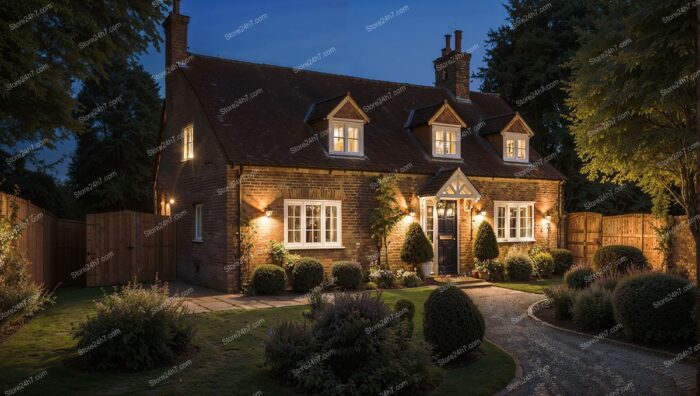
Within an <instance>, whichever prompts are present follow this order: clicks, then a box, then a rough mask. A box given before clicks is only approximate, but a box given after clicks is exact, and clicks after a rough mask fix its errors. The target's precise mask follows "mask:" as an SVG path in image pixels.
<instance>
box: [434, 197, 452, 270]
mask: <svg viewBox="0 0 700 396" xmlns="http://www.w3.org/2000/svg"><path fill="white" fill-rule="evenodd" d="M437 214H438V235H437V236H438V271H439V273H440V274H456V273H457V201H439V202H438V204H437Z"/></svg>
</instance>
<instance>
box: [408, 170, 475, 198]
mask: <svg viewBox="0 0 700 396" xmlns="http://www.w3.org/2000/svg"><path fill="white" fill-rule="evenodd" d="M418 197H419V198H427V197H435V198H436V199H438V200H440V199H469V200H472V201H473V202H476V201H478V200H479V199H481V194H480V193H479V191H478V190H477V189H476V187H474V185H473V184H472V182H471V181H469V179H468V178H467V176H465V175H464V172H462V170H461V169H459V168H455V169H453V170H442V171H440V172H438V173H437V174H436V175H435V176H433V178H432V179H430V180H429V181H428V183H426V184H425V186H423V188H422V189H421V190H420V192H419V193H418Z"/></svg>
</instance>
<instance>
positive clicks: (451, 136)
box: [433, 125, 460, 158]
mask: <svg viewBox="0 0 700 396" xmlns="http://www.w3.org/2000/svg"><path fill="white" fill-rule="evenodd" d="M459 131H460V129H459V128H457V127H446V126H440V125H434V126H433V156H435V157H444V158H459V157H460V142H459V141H460V133H459Z"/></svg>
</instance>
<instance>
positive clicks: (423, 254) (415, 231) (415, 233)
mask: <svg viewBox="0 0 700 396" xmlns="http://www.w3.org/2000/svg"><path fill="white" fill-rule="evenodd" d="M432 259H433V245H432V244H431V243H430V240H428V237H426V236H425V232H423V228H421V226H420V224H418V223H411V225H410V226H409V227H408V230H407V231H406V239H404V241H403V245H402V246H401V261H403V262H404V263H408V264H413V265H417V264H421V263H425V262H426V261H430V260H432Z"/></svg>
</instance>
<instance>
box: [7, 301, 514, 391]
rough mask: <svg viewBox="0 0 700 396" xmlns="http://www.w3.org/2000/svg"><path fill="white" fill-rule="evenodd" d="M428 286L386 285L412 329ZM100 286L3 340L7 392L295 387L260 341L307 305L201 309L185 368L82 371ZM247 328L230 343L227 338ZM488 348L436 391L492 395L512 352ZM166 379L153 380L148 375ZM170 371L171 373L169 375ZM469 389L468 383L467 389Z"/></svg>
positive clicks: (507, 374) (508, 369) (505, 378)
mask: <svg viewBox="0 0 700 396" xmlns="http://www.w3.org/2000/svg"><path fill="white" fill-rule="evenodd" d="M429 293H430V289H427V288H417V289H404V290H394V291H386V292H384V293H383V298H384V299H385V300H386V302H387V303H388V304H391V305H393V304H394V303H395V302H396V301H397V300H398V299H400V298H407V299H409V300H411V301H413V302H414V304H415V305H416V316H415V328H416V332H415V334H414V337H416V338H418V339H422V338H423V334H422V331H423V325H422V318H423V302H424V301H425V299H426V297H427V296H428V294H429ZM100 295H101V292H100V290H99V289H94V288H85V289H79V288H69V289H61V290H59V291H58V293H57V297H58V298H57V303H56V305H55V306H53V307H51V308H49V309H48V310H47V311H46V312H43V313H42V314H40V315H39V316H37V317H36V318H34V319H33V320H32V321H30V322H29V323H28V324H27V325H25V326H24V327H23V328H22V329H20V330H19V331H18V332H17V333H16V334H14V335H13V336H11V337H10V338H9V339H8V340H6V341H5V343H3V344H2V345H0V390H2V391H3V392H4V393H5V391H6V390H10V389H13V388H15V387H16V386H18V385H19V384H20V383H21V382H22V381H25V380H28V379H32V378H33V383H28V384H27V385H26V387H25V388H24V389H23V390H22V391H21V392H18V394H51V395H87V394H98V393H99V394H102V395H119V394H159V395H161V394H166V395H180V394H211V395H215V394H227V395H252V394H255V393H256V392H259V391H260V392H262V394H274V395H293V394H294V392H293V391H292V390H291V389H289V388H287V387H284V386H281V385H278V384H277V383H275V382H274V381H273V380H272V379H271V378H270V376H269V375H268V372H267V371H266V369H265V367H264V365H263V349H264V348H263V342H262V340H263V339H264V337H265V335H266V332H267V328H268V327H269V326H272V325H274V324H275V323H276V322H278V321H280V320H283V319H300V318H301V313H302V312H303V311H304V310H306V309H308V308H307V307H288V308H278V309H261V310H254V311H243V312H239V311H228V312H216V313H206V314H200V315H198V318H199V320H198V324H199V331H198V333H197V336H196V338H195V344H196V345H197V346H198V347H199V352H198V353H196V354H195V355H194V356H192V357H191V361H188V360H189V359H188V358H183V359H182V361H181V362H177V364H179V365H181V367H182V368H181V369H179V370H176V371H177V372H175V373H174V374H171V375H165V376H164V373H165V372H166V371H168V370H169V369H170V368H171V367H172V366H168V367H162V368H159V369H154V370H150V371H145V372H137V373H133V372H78V371H75V370H73V369H71V368H70V367H68V366H67V365H66V364H65V363H64V360H65V358H67V357H70V356H75V355H77V351H76V342H75V341H74V340H73V339H72V338H71V335H70V330H71V323H72V322H73V321H75V320H77V319H81V318H84V317H85V316H86V315H88V314H90V313H91V312H93V304H92V302H91V300H92V299H95V298H97V297H99V296H100ZM246 326H248V328H250V329H251V330H250V332H239V334H243V335H241V336H240V337H238V338H236V339H234V340H233V341H231V342H228V343H227V344H225V345H223V344H222V339H223V338H226V337H230V336H232V335H233V334H234V333H236V332H237V331H239V330H241V329H244V328H246ZM482 351H483V352H485V356H484V357H482V358H481V359H479V360H478V361H476V362H475V363H473V364H470V365H467V366H463V367H459V368H456V369H450V370H448V371H447V377H446V379H445V381H444V382H443V383H442V385H441V386H440V388H439V389H438V390H437V391H436V394H440V395H450V394H454V395H465V394H470V395H491V394H493V393H494V392H496V391H498V390H500V389H502V388H503V387H505V386H506V385H507V384H508V383H509V382H510V381H511V380H512V379H513V377H514V375H515V363H514V362H513V360H512V359H511V357H510V356H509V355H508V354H506V353H504V352H503V351H501V350H500V349H498V348H497V347H495V346H494V345H492V344H490V343H488V342H485V343H484V344H483V345H482ZM159 377H163V379H162V380H160V381H158V383H157V384H156V385H155V386H153V387H151V386H150V385H149V381H154V380H156V379H157V378H159ZM165 377H167V378H165ZM467 390H468V391H467Z"/></svg>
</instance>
